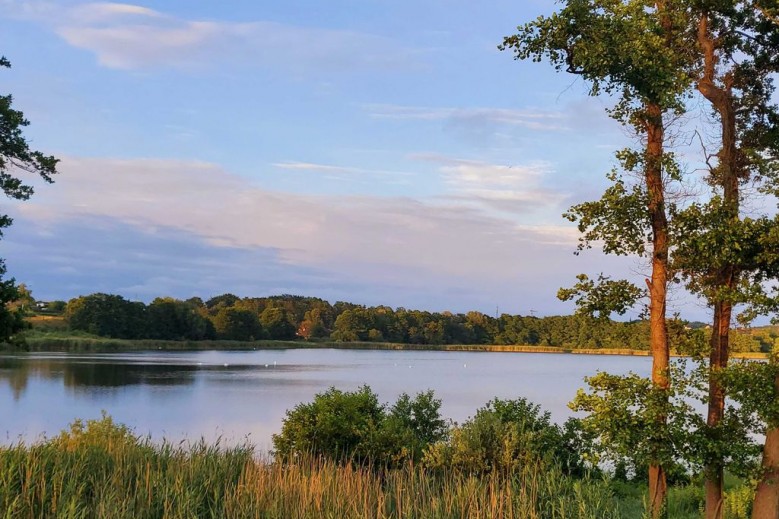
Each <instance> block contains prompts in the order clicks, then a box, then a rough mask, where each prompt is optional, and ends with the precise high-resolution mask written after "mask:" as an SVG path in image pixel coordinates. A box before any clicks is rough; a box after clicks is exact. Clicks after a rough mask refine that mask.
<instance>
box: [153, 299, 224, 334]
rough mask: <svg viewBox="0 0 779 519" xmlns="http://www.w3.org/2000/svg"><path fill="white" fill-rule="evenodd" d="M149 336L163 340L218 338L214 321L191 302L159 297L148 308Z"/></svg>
mask: <svg viewBox="0 0 779 519" xmlns="http://www.w3.org/2000/svg"><path fill="white" fill-rule="evenodd" d="M146 320H147V325H146V328H147V336H148V337H153V338H155V339H162V340H192V341H199V340H208V339H215V338H216V329H215V328H214V325H213V323H212V322H211V321H210V320H209V319H207V318H205V317H204V316H202V315H201V314H200V313H199V312H198V308H197V307H196V306H194V305H192V304H191V303H187V302H184V301H179V300H176V299H173V298H170V297H166V298H161V297H158V298H157V299H155V300H154V301H152V303H151V304H150V305H149V306H148V307H147V309H146Z"/></svg>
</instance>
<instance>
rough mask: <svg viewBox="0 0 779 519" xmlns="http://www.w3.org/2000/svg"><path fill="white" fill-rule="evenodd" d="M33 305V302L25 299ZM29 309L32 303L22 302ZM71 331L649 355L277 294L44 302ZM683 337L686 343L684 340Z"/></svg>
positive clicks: (451, 316) (551, 325)
mask: <svg viewBox="0 0 779 519" xmlns="http://www.w3.org/2000/svg"><path fill="white" fill-rule="evenodd" d="M31 300H32V301H34V299H31ZM28 306H30V307H34V306H35V305H34V303H28ZM48 308H49V310H48V311H49V312H50V313H59V312H62V313H63V315H64V316H65V319H66V321H67V323H68V326H69V327H70V329H71V330H74V331H83V332H87V333H91V334H94V335H99V336H102V337H111V338H117V339H159V340H190V341H197V340H213V339H222V340H235V341H255V340H262V339H270V340H309V341H317V340H330V341H337V342H391V343H399V344H418V345H425V344H429V345H442V344H497V345H531V346H555V347H565V348H572V349H576V348H588V349H601V348H618V349H633V350H647V349H648V348H649V343H648V340H647V338H648V326H649V325H648V323H647V322H646V321H645V320H637V321H632V322H622V321H615V320H611V319H593V318H590V317H588V316H586V315H580V314H575V315H568V316H550V317H535V316H523V315H510V314H505V313H504V314H502V315H500V316H498V317H493V316H490V315H487V314H484V313H482V312H478V311H470V312H467V313H452V312H447V311H444V312H429V311H423V310H409V309H406V308H402V307H400V308H394V309H393V308H391V307H389V306H372V307H368V306H363V305H358V304H354V303H348V302H343V301H339V302H336V303H335V304H331V303H329V302H328V301H326V300H324V299H320V298H317V297H304V296H295V295H278V296H270V297H245V298H239V297H238V296H235V295H233V294H222V295H219V296H216V297H212V298H210V299H207V300H205V301H204V300H203V299H201V298H199V297H193V298H190V299H186V300H180V299H174V298H171V297H159V298H156V299H154V300H153V301H152V302H151V303H150V304H145V303H143V302H139V301H130V300H127V299H125V298H123V297H122V296H119V295H111V294H102V293H96V294H91V295H86V296H80V297H76V298H74V299H71V300H70V301H69V302H67V303H65V302H56V301H55V302H52V303H49V304H48ZM702 327H703V325H702V323H692V324H691V325H690V324H688V323H684V322H682V321H674V322H673V324H672V326H671V328H672V330H676V333H678V334H685V335H695V334H698V335H700V336H701V337H704V336H706V335H707V334H708V333H709V332H708V330H706V329H703V328H702ZM733 335H734V337H733V342H734V344H735V347H736V351H745V352H746V351H770V350H771V348H772V347H773V344H774V339H775V336H774V335H775V334H771V333H770V332H767V333H765V334H763V335H758V334H754V333H750V332H747V331H734V332H733ZM688 340H689V339H688Z"/></svg>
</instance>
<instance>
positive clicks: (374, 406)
mask: <svg viewBox="0 0 779 519" xmlns="http://www.w3.org/2000/svg"><path fill="white" fill-rule="evenodd" d="M440 408H441V401H440V400H438V399H436V398H434V396H433V393H432V391H427V392H422V393H418V394H417V395H416V396H415V397H413V398H412V397H410V396H409V395H407V394H405V393H404V394H402V395H401V396H400V397H399V398H398V400H397V402H396V403H395V404H394V405H393V406H391V407H388V406H386V405H383V404H380V403H379V400H378V396H377V395H376V394H375V393H374V392H373V391H372V390H371V389H370V388H369V387H368V386H362V387H361V388H360V389H358V390H356V391H341V390H338V389H335V388H330V389H329V390H327V391H326V392H324V393H319V394H317V395H316V396H315V397H314V400H313V401H312V402H310V403H303V404H299V405H298V406H296V407H295V408H294V409H292V410H289V411H287V415H286V417H285V418H284V421H283V425H282V428H281V432H280V433H279V434H274V435H273V448H274V453H275V455H276V456H277V457H278V458H280V459H282V460H287V461H290V460H292V459H294V458H295V457H297V456H308V455H313V456H317V457H319V456H321V457H324V458H327V459H331V460H336V461H351V462H355V463H359V464H368V465H373V466H376V467H391V466H397V465H399V464H401V463H403V462H407V461H419V460H420V459H421V457H422V453H423V451H424V449H425V448H426V447H427V446H428V445H430V444H432V443H434V442H437V441H441V440H443V439H444V438H445V437H446V435H447V433H448V429H447V425H446V422H445V421H444V420H443V419H442V418H441V416H440V413H439V410H440Z"/></svg>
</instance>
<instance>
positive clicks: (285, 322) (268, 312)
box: [260, 306, 297, 341]
mask: <svg viewBox="0 0 779 519" xmlns="http://www.w3.org/2000/svg"><path fill="white" fill-rule="evenodd" d="M293 319H294V316H293V315H291V314H290V313H289V312H288V311H287V309H286V308H284V307H279V306H269V307H267V308H266V309H265V310H263V311H262V314H260V324H262V328H263V330H264V331H265V336H266V337H267V338H268V339H274V340H280V341H284V340H291V339H294V338H295V334H296V332H297V327H296V326H295V323H294V322H293Z"/></svg>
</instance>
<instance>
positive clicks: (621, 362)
mask: <svg viewBox="0 0 779 519" xmlns="http://www.w3.org/2000/svg"><path fill="white" fill-rule="evenodd" d="M650 368H651V359H650V358H648V357H622V356H611V355H564V354H549V353H538V354H537V353H493V352H489V353H487V352H484V353H481V352H424V351H376V350H365V351H363V350H322V349H316V350H309V349H292V350H273V351H251V352H229V351H207V352H139V353H126V354H40V353H36V354H21V355H0V441H1V442H2V443H6V444H7V443H11V442H14V441H16V440H18V439H19V438H23V439H26V440H31V439H35V438H39V437H41V436H42V435H44V434H46V435H49V436H51V435H54V434H56V433H58V432H59V431H60V430H62V429H63V428H66V427H67V425H68V424H69V423H70V422H72V421H73V419H75V418H84V419H87V418H97V417H99V416H100V413H101V411H103V410H105V411H106V412H108V413H109V414H110V415H111V416H112V417H113V418H114V419H115V420H116V421H118V422H121V423H124V424H127V425H129V426H131V427H132V428H133V429H134V430H135V432H136V433H139V434H143V435H146V434H151V435H152V437H153V438H161V437H162V436H164V437H165V438H167V439H169V440H174V441H178V440H181V439H191V440H196V439H199V438H200V437H205V438H206V439H209V440H213V439H215V438H217V437H219V436H221V437H222V438H223V439H224V440H226V441H228V442H230V443H233V442H239V441H242V440H243V439H244V438H248V439H249V440H250V441H251V442H253V443H254V444H255V445H257V446H258V447H259V448H261V449H269V448H270V445H271V444H270V441H271V434H273V433H275V432H278V431H279V430H280V428H281V421H282V418H283V417H284V413H285V411H286V410H287V409H290V408H292V407H294V406H295V405H296V404H298V403H300V402H308V401H310V400H311V399H312V398H313V397H314V395H315V394H316V393H319V392H321V391H324V390H326V389H327V388H328V387H330V386H335V387H336V388H338V389H343V390H352V389H356V388H358V387H359V386H360V385H362V384H368V385H369V386H371V388H372V389H373V390H374V391H375V392H376V393H377V394H378V395H379V399H380V400H381V401H382V402H394V401H395V399H396V398H397V396H398V395H399V394H400V393H402V392H406V393H409V394H414V393H416V392H418V391H423V390H426V389H433V390H434V391H435V393H436V396H437V397H438V398H440V399H441V400H442V401H443V405H442V414H443V415H444V416H446V417H448V418H452V419H454V420H455V421H463V420H464V419H466V418H468V417H469V416H472V415H473V414H474V412H475V411H476V409H477V408H478V407H481V406H482V405H484V404H485V403H486V402H487V401H489V400H490V399H492V398H493V397H496V396H497V397H500V398H516V397H519V396H524V397H526V398H528V399H529V400H531V401H533V402H535V403H537V404H540V405H541V406H542V407H543V408H544V409H546V410H548V411H550V412H551V413H552V417H553V419H554V420H556V421H563V420H565V418H566V417H568V416H570V415H571V411H569V410H568V408H567V407H566V404H567V402H568V401H569V400H570V399H571V398H573V396H574V394H575V393H576V390H577V388H579V387H582V386H583V378H584V377H585V376H587V375H591V374H594V373H595V372H596V371H598V370H601V371H608V372H611V373H627V372H628V371H634V372H636V373H639V374H641V375H644V376H646V375H648V374H649V372H650Z"/></svg>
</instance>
